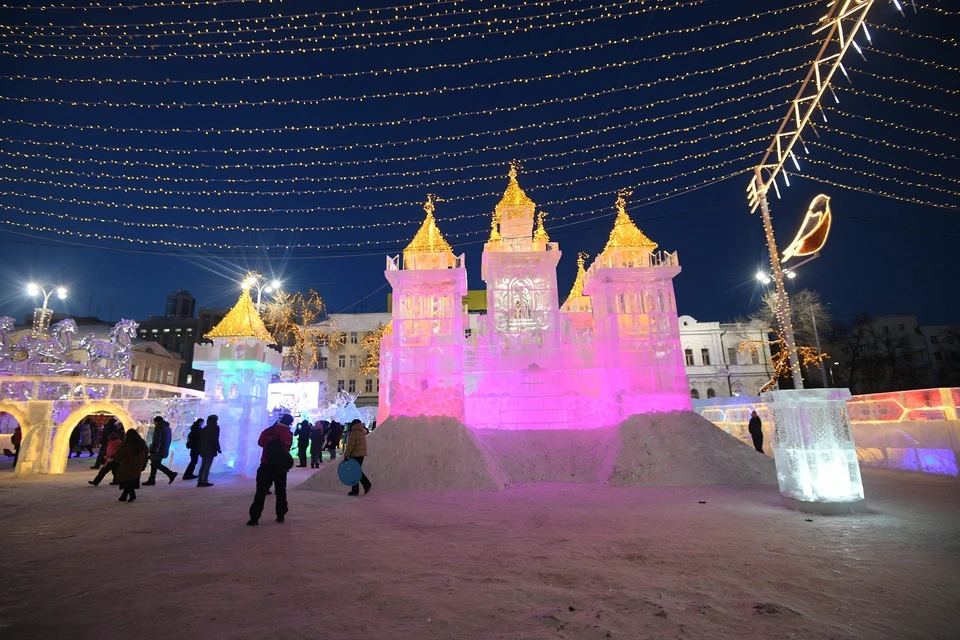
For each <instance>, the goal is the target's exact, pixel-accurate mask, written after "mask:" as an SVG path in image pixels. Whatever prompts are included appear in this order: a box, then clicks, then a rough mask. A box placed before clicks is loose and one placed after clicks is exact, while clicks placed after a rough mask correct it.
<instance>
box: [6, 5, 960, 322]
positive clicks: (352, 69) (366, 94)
mask: <svg viewBox="0 0 960 640" xmlns="http://www.w3.org/2000/svg"><path fill="white" fill-rule="evenodd" d="M36 1H37V2H38V3H45V2H46V1H47V0H36ZM901 2H902V3H903V4H904V5H905V6H904V10H905V13H906V15H905V16H901V15H900V13H899V12H898V11H897V10H896V8H895V7H894V5H893V4H891V3H888V2H886V1H885V0H877V1H876V2H875V5H874V7H873V8H872V10H871V12H870V14H869V15H868V23H869V25H870V26H869V28H870V34H871V36H872V38H873V44H872V45H871V44H869V43H868V42H867V39H866V37H864V36H863V34H860V35H858V37H857V41H858V43H859V45H860V47H861V48H862V49H863V51H864V53H865V55H866V61H864V60H863V59H862V58H861V57H860V56H859V55H858V54H857V53H856V52H855V51H851V52H850V53H849V55H848V56H847V57H846V58H845V59H844V66H845V68H846V70H847V72H848V73H849V76H850V81H851V82H848V81H847V80H846V79H845V78H844V77H843V76H839V75H838V77H837V82H836V98H837V99H838V100H839V103H837V102H835V101H834V98H833V96H832V95H830V94H828V95H827V96H826V98H825V101H824V106H825V108H826V113H825V116H826V119H827V122H826V123H824V122H823V118H820V117H818V118H817V120H816V121H815V122H816V124H817V128H816V133H814V132H812V131H807V132H806V134H805V135H804V139H805V140H806V142H807V145H806V146H807V149H808V151H809V155H805V154H803V153H801V154H800V163H801V167H802V169H803V172H802V173H800V174H794V175H791V179H790V180H791V185H792V186H791V187H790V188H785V186H784V184H783V182H782V181H781V183H780V189H781V193H782V196H783V199H782V200H776V198H775V197H774V199H773V200H772V202H771V206H772V212H773V215H774V223H775V227H776V230H777V237H778V240H779V242H780V246H781V248H783V247H785V246H786V244H787V243H788V242H789V241H790V239H791V238H792V237H793V235H794V233H795V231H796V229H797V227H798V226H799V224H800V222H801V220H802V218H803V214H804V212H805V211H806V207H807V204H808V203H809V201H810V199H811V198H812V197H813V196H814V195H816V194H817V193H820V192H824V193H827V194H828V195H830V196H831V197H832V207H833V212H834V215H835V219H834V224H833V231H832V235H831V237H830V239H829V241H828V243H827V245H826V248H825V250H824V251H823V253H822V257H821V258H820V259H818V260H815V261H813V262H811V263H810V264H808V265H805V266H804V267H802V268H801V269H800V273H799V276H798V277H797V278H796V280H795V281H794V283H793V286H797V287H808V288H811V289H815V290H818V291H820V292H821V294H822V296H823V299H824V301H826V302H828V303H830V305H831V310H832V314H833V316H834V317H835V318H837V319H840V320H846V319H849V318H850V317H852V316H853V315H854V314H856V313H858V312H860V311H869V312H871V313H917V314H918V315H919V317H920V321H921V322H922V323H927V324H947V323H960V297H958V296H957V295H956V284H955V283H956V280H957V272H958V269H957V267H956V262H955V260H954V257H955V256H954V252H955V251H957V246H958V239H960V224H958V221H957V215H956V210H957V208H958V207H960V197H958V196H960V171H958V168H960V165H958V161H957V156H956V148H957V139H958V135H960V134H958V127H957V117H958V113H960V104H958V99H957V95H958V91H960V71H958V67H960V64H958V62H957V60H958V57H957V51H958V49H957V42H956V39H955V34H956V32H957V29H958V27H960V3H958V2H947V1H943V2H936V1H932V2H931V1H924V2H920V1H918V2H917V3H916V5H917V9H918V12H917V13H914V11H913V9H912V8H911V6H910V5H911V3H910V2H909V0H906V1H904V0H901ZM174 4H176V5H177V6H173V5H174ZM4 6H5V8H4V9H2V10H0V15H2V31H0V34H2V35H0V65H2V67H0V87H2V90H0V137H2V141H0V155H2V158H0V165H2V168H0V177H2V187H0V192H2V196H0V208H2V212H0V229H2V233H0V275H2V285H0V314H5V315H15V316H17V318H18V320H22V318H23V316H24V315H25V314H26V313H29V311H30V309H32V306H33V305H32V303H31V300H30V299H29V298H28V297H27V296H25V295H24V285H25V284H26V283H27V282H29V281H31V280H36V281H37V282H42V283H51V284H63V285H65V286H67V287H69V289H70V297H69V299H68V300H67V301H65V302H60V301H55V304H54V309H55V310H56V311H67V312H69V313H73V314H77V315H96V314H99V316H100V317H102V318H104V319H107V318H109V317H111V316H112V319H114V320H116V319H119V318H120V317H134V318H138V319H144V318H146V317H147V316H148V315H150V314H156V315H159V314H162V313H163V304H164V300H165V297H166V295H167V294H168V293H170V292H172V291H174V290H177V289H189V290H190V291H191V293H193V295H194V296H195V297H196V298H197V301H198V305H199V306H202V307H222V306H229V305H231V304H232V303H233V302H234V301H235V300H236V296H237V293H238V284H237V282H238V281H239V280H240V279H241V278H242V275H243V274H244V273H245V272H246V271H247V270H248V269H255V270H259V271H260V272H262V273H264V274H267V275H270V276H275V277H279V278H281V279H282V280H283V282H284V284H285V287H286V288H288V289H293V290H306V289H307V288H314V289H316V290H317V291H318V292H319V293H320V294H321V296H323V298H324V300H325V301H326V302H327V305H328V308H329V310H330V311H332V312H349V311H355V310H361V301H362V310H363V311H383V310H385V306H386V293H387V291H388V290H389V288H388V286H387V283H386V280H385V279H384V277H383V269H384V256H386V255H395V254H396V253H398V252H399V251H400V250H402V248H403V246H404V245H405V244H406V243H407V242H408V241H409V239H410V238H411V237H412V236H413V234H414V233H415V231H416V229H417V225H419V223H420V222H421V221H422V219H423V209H422V203H423V201H424V200H425V198H426V195H427V194H428V193H433V194H436V195H437V196H438V197H439V198H440V199H441V201H440V202H439V203H438V204H437V218H438V224H439V227H440V229H441V231H442V232H443V233H444V234H445V236H446V237H447V239H448V240H449V241H450V242H451V244H453V245H454V248H455V250H456V251H457V252H458V253H459V252H461V251H463V252H466V254H467V261H468V265H469V268H468V278H469V285H470V288H472V289H479V288H483V286H484V284H483V281H482V280H481V279H480V252H481V250H482V244H483V241H484V240H485V239H486V237H487V235H488V233H489V228H490V215H491V213H492V211H493V208H494V205H495V204H496V203H497V201H498V200H499V198H500V195H501V194H502V192H503V190H504V188H505V187H506V184H507V178H506V174H507V168H508V162H509V161H511V160H514V159H516V160H519V161H520V162H521V164H522V170H521V172H520V184H521V186H522V187H523V188H524V189H525V190H526V191H527V194H528V195H529V196H530V197H531V198H532V199H533V200H534V201H535V202H536V203H537V205H538V209H539V210H543V211H544V212H546V214H547V218H546V228H547V231H548V232H549V233H550V236H551V239H552V240H554V241H556V242H559V243H560V248H561V250H562V251H563V257H562V259H561V261H560V267H559V281H560V289H561V291H560V299H561V301H562V300H563V299H564V298H565V297H566V294H567V292H568V291H569V288H570V286H571V284H572V280H573V275H574V272H575V269H576V256H577V252H578V251H585V252H587V253H589V254H590V256H591V258H592V257H593V256H595V255H596V253H597V252H598V251H599V250H600V249H602V247H603V244H604V243H605V241H606V238H607V236H608V234H609V231H610V227H611V224H612V222H613V216H614V214H615V211H614V208H613V205H614V200H615V198H616V192H617V191H618V190H619V189H622V188H629V189H632V190H633V194H632V195H631V196H630V198H629V203H630V204H629V212H630V214H631V216H632V217H633V219H634V220H635V221H636V222H637V223H638V225H639V226H640V227H641V228H642V229H643V231H644V232H645V233H646V234H647V235H648V236H650V237H651V238H652V239H653V240H655V241H656V242H658V243H659V244H660V247H661V248H662V249H666V250H669V251H674V250H676V251H678V252H679V257H680V262H681V264H682V266H683V272H682V273H681V274H680V276H678V277H677V279H676V280H675V284H676V290H677V299H678V303H679V307H680V312H681V313H684V314H690V315H693V316H694V317H696V318H698V319H700V320H728V319H730V318H733V317H735V316H738V315H744V314H747V313H749V312H750V311H751V310H753V309H754V308H756V305H757V302H758V296H759V293H760V292H759V290H758V285H757V282H756V280H755V278H754V274H755V273H756V271H757V269H758V267H766V266H767V265H768V262H767V257H766V247H765V243H764V236H763V233H762V227H761V223H760V219H759V216H758V215H751V213H750V211H749V208H748V207H747V204H746V198H745V187H746V185H747V183H748V180H749V176H750V174H751V171H752V169H751V167H752V166H753V165H755V164H757V163H758V162H759V161H760V159H761V157H762V156H763V152H764V151H765V150H766V148H767V146H768V145H769V143H770V141H771V140H772V138H773V135H774V133H775V132H776V130H777V127H778V124H779V121H780V120H781V119H782V118H783V117H784V115H785V114H786V112H787V105H788V103H789V102H790V101H791V100H792V99H793V97H794V95H795V94H796V91H797V89H798V87H799V84H800V82H801V81H802V80H803V78H804V77H805V75H806V73H807V69H808V67H809V65H810V62H811V61H812V60H813V59H814V57H815V56H816V53H817V51H818V49H819V36H816V35H814V34H813V23H815V22H816V20H817V19H818V18H819V17H820V16H821V15H823V14H825V13H826V11H827V2H826V0H818V1H815V2H795V1H792V0H791V1H783V2H768V3H756V2H729V1H724V0H693V1H689V0H688V1H677V0H663V1H641V0H632V1H630V0H627V1H623V2H617V3H609V2H608V3H605V4H602V3H599V2H588V1H573V0H568V1H565V0H544V1H542V2H527V3H520V2H515V1H513V0H511V1H509V2H506V3H501V4H492V3H488V2H479V1H478V0H445V1H439V2H438V1H428V2H423V3H417V4H413V5H406V6H397V7H390V8H384V6H383V3H357V2H356V1H355V0H354V2H352V3H350V4H348V3H345V2H339V1H334V2H322V3H320V2H315V1H314V2H308V1H285V2H263V3H260V2H252V1H249V2H247V1H243V0H239V1H238V0H233V1H222V2H191V3H180V2H178V3H171V2H166V1H164V2H158V1H156V0H147V1H146V2H145V3H144V4H138V5H136V6H133V5H131V6H129V7H124V8H122V9H119V8H116V6H115V5H113V6H114V8H113V9H107V8H106V7H107V6H108V5H106V4H104V5H103V6H101V7H99V8H97V7H91V6H90V5H84V4H83V3H79V2H75V0H65V2H64V3H63V6H60V5H58V6H57V7H53V8H47V9H46V10H41V9H40V7H41V6H48V7H49V5H41V4H37V5H31V6H30V7H28V8H10V7H23V6H24V5H23V4H22V3H21V2H15V3H14V4H12V5H4ZM83 6H87V9H86V10H84V9H83V8H81V7H83ZM358 7H359V9H358ZM321 8H322V9H323V10H324V11H326V12H327V13H325V14H319V13H317V11H318V10H320V9H321ZM85 25H86V26H85ZM81 80H82V81H81ZM240 80H243V82H241V81H240ZM816 134H819V137H818V136H817V135H816ZM800 151H803V149H800ZM242 228H246V230H239V229H242ZM588 264H589V261H588Z"/></svg>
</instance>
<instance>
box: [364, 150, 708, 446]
mask: <svg viewBox="0 0 960 640" xmlns="http://www.w3.org/2000/svg"><path fill="white" fill-rule="evenodd" d="M508 177H509V181H508V184H507V189H506V191H505V192H504V194H503V198H501V200H500V202H499V203H498V204H497V205H496V207H495V209H494V213H493V218H492V220H491V229H490V239H489V240H488V241H487V243H486V244H485V245H484V249H483V262H482V271H481V273H482V275H483V279H484V280H485V281H486V283H487V310H488V312H487V315H481V316H479V317H478V318H477V326H476V327H475V328H474V329H472V330H471V331H469V332H467V333H464V328H465V327H466V325H465V322H464V312H463V310H462V308H461V297H462V296H463V295H464V294H465V293H466V291H467V277H466V271H465V270H464V265H463V257H462V256H460V257H459V258H455V257H454V255H453V252H452V251H451V249H450V246H449V245H448V244H447V243H446V242H445V241H444V240H443V238H442V237H441V236H440V232H439V231H438V230H437V228H436V222H435V221H434V219H433V211H434V206H433V200H432V199H429V200H428V202H427V207H426V210H427V218H426V220H424V223H423V226H421V227H420V230H419V231H418V232H417V235H416V237H415V238H414V239H413V242H411V243H410V246H409V247H407V249H406V250H405V251H404V253H403V269H402V270H401V269H400V264H399V262H400V257H399V256H397V257H394V258H388V259H387V271H386V276H387V279H388V280H389V281H390V284H391V285H392V286H393V290H394V300H395V303H394V316H393V324H392V334H391V333H387V334H385V335H384V337H383V340H382V341H381V348H380V412H379V416H378V418H379V419H380V420H383V419H385V418H386V417H388V416H389V415H390V414H391V413H395V414H399V415H407V416H419V415H427V416H437V415H445V416H451V417H455V418H457V419H458V420H461V421H462V422H464V424H466V425H467V426H469V427H472V428H475V429H477V428H479V429H483V428H487V429H516V430H531V429H590V428H596V427H602V426H606V425H611V424H616V423H618V422H620V421H622V420H624V419H625V418H627V417H629V416H630V415H632V414H635V413H644V412H649V411H666V410H671V409H689V408H690V398H689V396H688V394H687V381H686V374H685V373H684V369H683V362H682V360H681V353H680V331H679V326H678V321H677V311H676V304H675V301H674V296H673V277H674V276H676V275H677V274H678V273H679V272H680V265H679V262H678V261H677V254H676V253H654V250H655V249H656V248H657V245H656V244H655V243H653V242H652V241H651V240H650V239H649V238H647V237H646V236H645V235H643V233H642V232H641V231H640V230H639V229H638V228H637V227H636V225H635V224H633V222H632V221H631V220H630V218H629V216H628V215H627V213H626V203H625V197H624V195H623V194H622V195H621V197H620V198H619V199H618V200H617V214H618V215H617V220H616V223H615V224H614V229H613V232H612V233H611V235H610V241H609V242H608V243H607V247H606V248H605V249H604V251H603V253H601V255H600V256H598V257H597V259H596V260H595V261H594V263H593V265H592V266H591V267H590V269H589V270H585V269H584V261H585V259H586V256H585V255H584V254H581V255H579V256H578V260H577V266H578V270H577V278H576V281H575V282H574V285H573V289H572V290H571V292H570V295H569V297H568V298H567V300H566V302H564V304H563V307H562V308H561V307H560V305H559V301H558V295H557V271H556V269H557V263H558V262H559V260H560V256H561V253H560V251H559V249H558V246H557V244H556V243H554V242H550V238H549V237H548V236H547V232H546V230H545V229H544V227H543V214H542V213H541V214H539V215H538V214H537V213H536V205H535V204H534V202H533V200H531V199H530V197H529V196H527V194H526V193H525V192H524V191H523V189H522V188H521V187H520V184H519V183H518V181H517V167H516V166H515V165H511V167H510V172H509V176H508Z"/></svg>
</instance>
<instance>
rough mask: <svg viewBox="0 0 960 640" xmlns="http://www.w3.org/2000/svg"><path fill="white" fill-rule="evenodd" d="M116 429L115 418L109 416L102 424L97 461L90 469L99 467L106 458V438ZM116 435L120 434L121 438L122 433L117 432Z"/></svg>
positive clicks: (121, 437)
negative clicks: (105, 422)
mask: <svg viewBox="0 0 960 640" xmlns="http://www.w3.org/2000/svg"><path fill="white" fill-rule="evenodd" d="M116 431H117V419H116V418H110V419H109V420H107V424H105V425H103V430H102V431H100V451H99V452H98V453H97V461H96V462H94V463H93V466H92V467H90V468H91V469H99V468H100V467H101V466H102V465H103V461H104V460H106V458H107V440H108V439H109V438H110V434H111V433H114V432H116ZM117 435H118V436H120V439H121V440H122V439H123V434H122V433H120V432H117Z"/></svg>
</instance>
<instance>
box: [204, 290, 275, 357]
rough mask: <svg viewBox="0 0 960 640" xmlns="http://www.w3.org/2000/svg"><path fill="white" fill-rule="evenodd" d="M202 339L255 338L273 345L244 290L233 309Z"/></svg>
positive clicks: (271, 337)
mask: <svg viewBox="0 0 960 640" xmlns="http://www.w3.org/2000/svg"><path fill="white" fill-rule="evenodd" d="M203 337H204V338H256V339H257V340H263V341H264V342H266V343H269V344H273V342H274V340H273V336H271V335H270V332H269V331H267V328H266V327H265V326H263V320H261V319H260V314H259V313H257V307H256V305H255V304H253V300H252V299H251V298H250V293H249V292H248V291H247V290H246V289H244V290H243V293H241V294H240V299H239V300H238V301H237V304H235V305H234V307H233V309H230V312H229V313H227V315H225V316H224V317H223V320H221V321H220V323H219V324H218V325H217V326H215V327H214V328H213V329H211V330H210V332H209V333H208V334H206V335H205V336H203Z"/></svg>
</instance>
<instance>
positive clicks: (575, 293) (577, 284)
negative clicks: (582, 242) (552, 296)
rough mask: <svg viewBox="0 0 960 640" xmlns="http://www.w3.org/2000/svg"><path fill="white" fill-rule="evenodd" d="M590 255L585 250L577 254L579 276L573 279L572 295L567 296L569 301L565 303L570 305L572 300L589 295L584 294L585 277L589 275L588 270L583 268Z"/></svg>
mask: <svg viewBox="0 0 960 640" xmlns="http://www.w3.org/2000/svg"><path fill="white" fill-rule="evenodd" d="M589 257H590V256H588V255H587V254H586V253H584V252H583V251H581V252H580V253H578V254H577V277H576V278H574V280H573V288H572V289H570V295H568V296H567V301H566V302H564V303H563V304H564V305H568V304H570V302H571V301H573V300H576V299H578V298H587V297H589V296H585V295H583V279H584V277H585V276H586V275H587V272H586V270H585V269H584V268H583V263H584V261H585V260H586V259H587V258H589Z"/></svg>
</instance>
